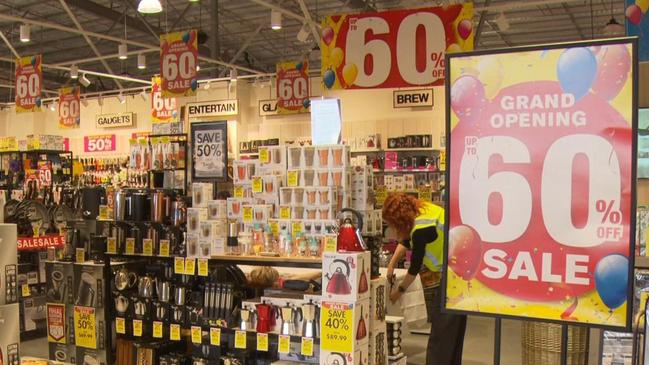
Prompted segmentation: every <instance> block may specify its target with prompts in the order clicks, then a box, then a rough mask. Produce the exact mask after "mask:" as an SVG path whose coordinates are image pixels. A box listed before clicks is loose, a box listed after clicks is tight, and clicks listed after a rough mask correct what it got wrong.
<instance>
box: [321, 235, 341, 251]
mask: <svg viewBox="0 0 649 365" xmlns="http://www.w3.org/2000/svg"><path fill="white" fill-rule="evenodd" d="M337 249H338V239H337V238H336V236H332V235H327V236H325V243H324V252H336V251H337Z"/></svg>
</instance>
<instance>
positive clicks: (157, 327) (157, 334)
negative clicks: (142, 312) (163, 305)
mask: <svg viewBox="0 0 649 365" xmlns="http://www.w3.org/2000/svg"><path fill="white" fill-rule="evenodd" d="M153 338H162V322H159V321H155V322H153Z"/></svg>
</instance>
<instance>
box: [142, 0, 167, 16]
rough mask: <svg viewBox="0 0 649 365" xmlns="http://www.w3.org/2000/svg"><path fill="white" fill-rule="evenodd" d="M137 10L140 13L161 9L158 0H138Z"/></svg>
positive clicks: (153, 12) (151, 12)
mask: <svg viewBox="0 0 649 365" xmlns="http://www.w3.org/2000/svg"><path fill="white" fill-rule="evenodd" d="M137 11H139V12H140V13H142V14H156V13H159V12H161V11H162V4H160V0H140V4H138V6H137Z"/></svg>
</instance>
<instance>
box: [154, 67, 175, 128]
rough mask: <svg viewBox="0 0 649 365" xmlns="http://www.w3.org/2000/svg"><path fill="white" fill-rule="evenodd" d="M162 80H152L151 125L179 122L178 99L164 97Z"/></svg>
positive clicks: (156, 77) (155, 78) (157, 78)
mask: <svg viewBox="0 0 649 365" xmlns="http://www.w3.org/2000/svg"><path fill="white" fill-rule="evenodd" d="M161 85H162V79H161V78H160V76H153V77H152V78H151V123H153V124H158V123H175V122H177V121H178V109H177V106H176V105H177V104H176V98H165V97H162V88H161Z"/></svg>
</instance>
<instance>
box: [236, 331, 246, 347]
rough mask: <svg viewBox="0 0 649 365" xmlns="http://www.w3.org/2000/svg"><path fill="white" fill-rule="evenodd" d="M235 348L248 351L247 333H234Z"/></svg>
mask: <svg viewBox="0 0 649 365" xmlns="http://www.w3.org/2000/svg"><path fill="white" fill-rule="evenodd" d="M234 348H235V349H244V350H245V349H246V331H235V332H234Z"/></svg>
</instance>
